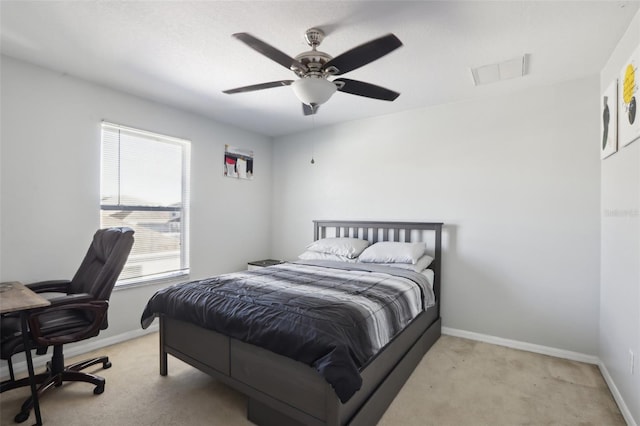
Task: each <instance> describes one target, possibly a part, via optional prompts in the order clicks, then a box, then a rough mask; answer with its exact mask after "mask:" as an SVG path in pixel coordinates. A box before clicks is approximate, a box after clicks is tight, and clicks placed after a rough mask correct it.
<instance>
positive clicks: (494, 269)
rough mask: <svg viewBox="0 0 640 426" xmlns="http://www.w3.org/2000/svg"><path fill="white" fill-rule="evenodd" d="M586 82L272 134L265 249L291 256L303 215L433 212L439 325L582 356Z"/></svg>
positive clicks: (595, 259) (587, 341)
mask: <svg viewBox="0 0 640 426" xmlns="http://www.w3.org/2000/svg"><path fill="white" fill-rule="evenodd" d="M598 90H599V81H598V78H597V76H593V77H590V78H586V79H581V80H578V81H571V82H567V83H564V84H560V85H557V86H553V87H542V88H537V89H535V90H529V91H526V92H522V93H517V94H514V95H511V96H505V97H499V98H491V99H483V100H475V101H470V102H463V103H456V104H449V105H442V106H438V107H433V108H425V109H418V110H413V111H409V112H405V113H400V114H394V115H389V116H383V117H377V118H373V119H367V120H360V121H354V122H350V123H346V124H342V125H337V126H333V127H328V128H322V129H317V130H316V131H314V132H307V133H303V134H297V135H291V136H287V137H283V138H279V139H276V140H275V142H274V154H273V155H274V157H273V158H274V172H273V173H274V200H273V211H274V214H273V254H274V255H275V256H276V257H283V258H293V257H295V256H296V255H297V254H299V253H301V252H302V250H303V248H304V246H305V245H306V244H308V243H309V242H310V241H311V240H312V237H313V235H312V223H311V221H312V220H313V219H363V220H364V219H371V220H378V219H379V220H412V221H414V220H415V221H442V222H444V223H445V224H446V231H445V234H446V235H445V238H446V243H445V248H444V250H445V253H444V257H443V290H442V291H443V296H442V304H443V307H442V316H443V321H444V323H443V325H444V326H447V327H450V328H455V329H462V330H466V331H472V332H476V333H483V334H487V335H491V336H498V337H502V338H505V339H513V340H518V341H523V342H530V343H534V344H537V345H544V346H549V347H552V348H560V349H564V350H568V351H575V352H579V353H582V354H589V355H596V354H597V346H598V303H599V302H598V298H599V275H600V270H599V265H600V260H599V251H600V235H599V186H600V174H599V167H600V164H599V163H600V160H599V149H598V145H597V137H596V136H595V135H597V134H598V133H599V127H598V126H599V124H598V120H597V119H598V114H599V113H598V104H597V102H595V101H594V99H597V97H598ZM330 107H331V106H330V105H328V106H327V108H330ZM312 150H313V151H315V161H316V163H315V165H311V164H310V162H309V160H310V158H311V154H312Z"/></svg>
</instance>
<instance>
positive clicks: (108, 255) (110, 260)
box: [69, 227, 134, 300]
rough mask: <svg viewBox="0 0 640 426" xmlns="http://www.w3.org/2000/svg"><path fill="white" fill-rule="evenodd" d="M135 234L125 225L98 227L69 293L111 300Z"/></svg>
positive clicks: (72, 281)
mask: <svg viewBox="0 0 640 426" xmlns="http://www.w3.org/2000/svg"><path fill="white" fill-rule="evenodd" d="M133 234H134V231H133V229H131V228H126V227H121V228H106V229H100V230H98V231H97V232H96V233H95V235H94V236H93V241H92V242H91V246H90V247H89V250H88V251H87V254H86V256H85V257H84V260H83V261H82V264H80V268H78V271H77V272H76V274H75V275H74V277H73V279H72V280H71V285H70V287H69V293H70V294H75V293H89V294H91V295H92V296H93V297H94V298H95V300H109V297H111V291H112V290H113V286H115V284H116V281H117V280H118V276H119V275H120V272H122V268H124V265H125V263H126V262H127V258H128V257H129V252H130V251H131V247H132V246H133Z"/></svg>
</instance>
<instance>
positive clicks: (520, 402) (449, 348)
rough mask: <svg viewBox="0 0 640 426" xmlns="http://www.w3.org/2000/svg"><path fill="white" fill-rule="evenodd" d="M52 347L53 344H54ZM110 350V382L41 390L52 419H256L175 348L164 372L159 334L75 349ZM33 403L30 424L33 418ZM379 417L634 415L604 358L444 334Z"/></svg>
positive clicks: (462, 422)
mask: <svg viewBox="0 0 640 426" xmlns="http://www.w3.org/2000/svg"><path fill="white" fill-rule="evenodd" d="M50 352H51V351H50ZM97 355H107V356H109V358H110V360H111V362H112V363H113V367H112V368H110V369H107V370H102V369H101V368H100V367H99V366H98V367H96V368H95V370H94V371H95V373H96V374H98V375H101V376H103V377H104V378H105V379H106V381H107V384H106V389H105V392H104V393H103V394H102V395H94V394H93V386H92V385H89V384H86V383H69V384H64V385H63V386H62V387H61V388H58V389H55V390H52V391H49V392H48V393H47V394H46V395H45V396H44V397H43V398H42V399H41V411H42V417H43V422H44V424H45V425H46V426H86V425H97V426H98V425H105V426H107V425H108V426H112V425H136V426H145V425H224V426H226V425H234V426H235V425H251V424H252V423H250V422H249V421H248V420H247V419H246V398H245V397H244V396H243V395H242V394H240V393H238V392H236V391H234V390H232V389H230V388H228V387H227V386H225V385H223V384H221V383H219V382H217V381H216V380H214V379H212V378H210V377H209V376H208V375H206V374H205V373H202V372H200V371H198V370H196V369H195V368H193V367H190V366H189V365H187V364H185V363H183V362H182V361H179V360H177V359H175V358H173V357H172V356H169V375H168V376H166V377H161V376H160V375H159V373H158V334H157V333H153V334H150V335H147V336H144V337H141V338H138V339H134V340H130V341H127V342H124V343H120V344H117V345H113V346H110V347H108V348H103V349H101V350H98V351H96V352H93V353H91V354H86V355H83V356H80V357H76V358H71V359H68V360H67V363H71V362H73V361H77V360H82V359H85V358H90V357H91V356H97ZM28 395H29V389H28V388H22V389H15V390H12V391H9V392H5V393H3V394H0V423H1V424H2V425H14V424H15V423H14V422H13V417H14V416H15V414H16V413H17V412H18V411H19V407H20V405H21V404H22V401H23V400H24V399H25V398H26V397H27V396H28ZM34 421H35V416H34V415H33V413H32V414H31V417H30V418H29V420H28V421H27V422H25V423H23V425H30V424H33V423H34ZM379 425H383V426H399V425H407V426H413V425H415V426H422V425H425V426H427V425H434V426H466V425H470V426H471V425H472V426H482V425H492V426H501V425H505V426H509V425H585V426H586V425H594V426H596V425H598V426H604V425H625V421H624V418H623V417H622V415H621V413H620V411H619V409H618V407H617V405H616V403H615V401H614V400H613V397H612V396H611V393H610V392H609V389H608V388H607V386H606V384H605V381H604V379H603V378H602V375H601V374H600V371H599V370H598V368H597V366H595V365H590V364H584V363H580V362H575V361H569V360H564V359H559V358H554V357H550V356H546V355H540V354H534V353H530V352H524V351H519V350H515V349H510V348H505V347H502V346H496V345H491V344H487V343H482V342H476V341H472V340H466V339H462V338H458V337H451V336H442V337H441V338H440V340H438V342H436V344H435V345H434V346H433V347H432V348H431V350H430V351H429V352H428V353H427V354H426V355H425V356H424V358H423V359H422V361H421V362H420V364H419V365H418V367H417V368H416V370H415V372H414V373H413V375H412V376H411V377H410V378H409V380H408V381H407V383H406V384H405V385H404V387H403V388H402V390H401V391H400V393H399V394H398V396H397V397H396V398H395V400H394V401H393V403H392V404H391V406H390V407H389V409H388V410H387V412H386V413H385V415H384V417H383V418H382V419H381V421H380V423H379Z"/></svg>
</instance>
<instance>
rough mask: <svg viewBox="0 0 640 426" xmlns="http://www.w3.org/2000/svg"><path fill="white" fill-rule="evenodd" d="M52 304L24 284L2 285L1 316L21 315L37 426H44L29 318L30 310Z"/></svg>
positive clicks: (15, 282) (0, 289)
mask: <svg viewBox="0 0 640 426" xmlns="http://www.w3.org/2000/svg"><path fill="white" fill-rule="evenodd" d="M50 304H51V302H49V301H48V300H47V299H45V298H44V297H42V296H40V295H39V294H36V293H34V292H33V291H32V290H30V289H29V288H27V287H26V286H25V285H24V284H22V283H19V282H17V281H12V282H4V283H0V314H6V313H8V312H19V313H20V322H21V324H22V341H23V344H24V352H25V356H26V358H27V370H28V371H29V382H30V385H31V396H32V397H33V411H34V413H35V414H36V425H38V426H40V425H42V417H41V416H40V404H39V402H38V392H37V390H36V383H35V381H34V373H33V360H32V358H31V341H30V340H29V334H28V333H29V331H28V328H27V319H28V318H29V310H31V309H35V308H42V307H44V306H48V305H50Z"/></svg>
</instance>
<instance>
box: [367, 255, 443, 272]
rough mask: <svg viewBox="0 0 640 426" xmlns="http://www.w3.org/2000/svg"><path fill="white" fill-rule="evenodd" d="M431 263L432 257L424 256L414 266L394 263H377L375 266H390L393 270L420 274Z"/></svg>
mask: <svg viewBox="0 0 640 426" xmlns="http://www.w3.org/2000/svg"><path fill="white" fill-rule="evenodd" d="M431 262H433V257H431V256H429V255H428V254H425V255H424V256H422V257H421V258H420V259H418V261H417V262H416V263H415V264H413V263H397V262H396V263H377V265H380V266H392V267H394V268H402V269H411V270H412V271H416V272H422V271H424V270H425V269H427V268H428V267H429V265H431Z"/></svg>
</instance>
